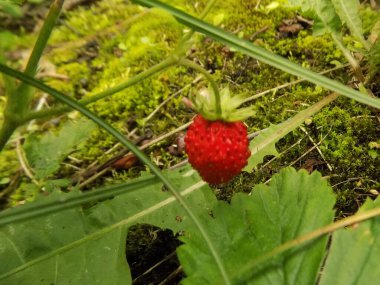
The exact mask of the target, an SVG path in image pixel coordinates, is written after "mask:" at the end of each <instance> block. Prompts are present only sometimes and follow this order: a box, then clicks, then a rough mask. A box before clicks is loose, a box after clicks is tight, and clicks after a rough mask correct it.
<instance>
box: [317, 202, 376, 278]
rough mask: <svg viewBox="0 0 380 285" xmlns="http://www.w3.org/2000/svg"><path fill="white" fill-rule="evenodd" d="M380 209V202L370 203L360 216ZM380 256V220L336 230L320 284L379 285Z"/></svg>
mask: <svg viewBox="0 0 380 285" xmlns="http://www.w3.org/2000/svg"><path fill="white" fill-rule="evenodd" d="M379 207H380V199H377V200H376V201H371V200H367V201H366V203H365V204H364V205H363V206H362V207H361V208H360V210H359V213H360V212H363V211H365V210H370V209H374V208H379ZM379 256H380V218H379V217H376V218H373V219H371V220H367V221H364V222H361V223H360V224H359V225H354V226H352V227H349V228H347V229H341V230H339V231H336V232H334V234H333V236H332V244H331V248H330V250H329V255H328V257H327V261H326V264H325V268H324V270H323V273H322V274H321V281H320V284H321V285H343V284H344V285H350V284H351V285H357V284H377V283H378V280H380V267H379ZM343 268H344V270H342V269H343Z"/></svg>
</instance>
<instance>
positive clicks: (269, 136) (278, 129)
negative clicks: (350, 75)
mask: <svg viewBox="0 0 380 285" xmlns="http://www.w3.org/2000/svg"><path fill="white" fill-rule="evenodd" d="M337 97H338V95H336V94H331V95H329V96H327V97H325V98H323V99H322V100H321V101H319V102H318V103H315V104H314V105H312V106H311V107H309V108H307V109H306V110H303V111H301V112H299V113H298V114H297V115H295V116H294V117H293V118H290V119H288V120H287V121H285V122H283V123H281V124H279V125H271V126H270V127H269V128H268V129H267V130H266V131H265V132H263V133H261V134H260V135H259V136H258V137H256V138H255V139H253V140H252V141H251V143H250V144H249V148H250V150H251V156H250V158H249V159H248V165H247V166H246V167H245V168H244V171H248V172H250V171H252V170H253V169H254V168H255V167H256V166H257V165H258V164H260V163H261V162H262V161H263V158H264V157H265V156H266V155H274V156H278V152H277V150H276V146H275V144H276V142H278V141H279V140H280V139H281V138H283V137H284V136H285V135H287V134H288V133H289V132H291V131H293V130H294V129H296V128H297V127H298V126H299V125H301V124H302V123H303V122H304V121H305V120H306V119H307V118H309V117H311V116H312V115H314V114H315V113H317V112H318V111H319V110H320V109H321V108H323V107H324V106H326V105H327V104H329V103H330V102H332V101H333V100H335V99H336V98H337Z"/></svg>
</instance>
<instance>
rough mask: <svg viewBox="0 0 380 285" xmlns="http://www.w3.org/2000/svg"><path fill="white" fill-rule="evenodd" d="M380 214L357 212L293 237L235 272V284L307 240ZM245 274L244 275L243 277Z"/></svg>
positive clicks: (248, 278) (244, 282)
mask: <svg viewBox="0 0 380 285" xmlns="http://www.w3.org/2000/svg"><path fill="white" fill-rule="evenodd" d="M377 216H380V208H376V209H372V210H368V211H364V212H360V213H357V214H355V215H353V216H351V217H348V218H345V219H342V220H340V221H338V222H335V223H333V224H330V225H327V226H325V227H322V228H319V229H317V230H315V231H312V232H310V233H308V234H305V235H303V236H300V237H298V238H296V239H293V240H291V241H288V242H286V243H283V244H282V245H280V246H278V247H276V248H275V249H273V250H271V251H270V252H268V253H265V254H263V255H261V256H259V257H258V258H256V259H254V260H253V261H252V262H249V263H247V264H245V265H244V266H243V268H242V269H240V270H238V271H236V272H235V274H233V279H234V280H235V282H236V283H235V284H246V283H247V280H250V279H251V278H252V276H253V274H255V272H257V269H259V268H258V267H259V265H260V264H262V263H263V262H265V261H267V260H269V259H271V258H273V257H274V256H277V255H279V254H283V253H285V252H287V251H288V250H290V249H292V248H295V247H296V246H299V245H301V244H304V243H306V242H309V241H312V240H314V239H316V238H319V237H321V236H323V235H326V234H328V233H331V232H334V231H336V230H338V229H341V228H344V227H347V226H350V225H352V224H356V223H359V222H362V221H365V220H368V219H371V218H374V217H377ZM243 276H244V277H243ZM215 285H216V284H215Z"/></svg>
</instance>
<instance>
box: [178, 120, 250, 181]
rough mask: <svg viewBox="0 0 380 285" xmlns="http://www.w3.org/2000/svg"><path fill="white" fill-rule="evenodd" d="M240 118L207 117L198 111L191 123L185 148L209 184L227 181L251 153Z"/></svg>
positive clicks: (237, 172)
mask: <svg viewBox="0 0 380 285" xmlns="http://www.w3.org/2000/svg"><path fill="white" fill-rule="evenodd" d="M248 145H249V141H248V137H247V128H246V126H245V125H244V124H243V123H242V122H239V121H238V122H225V121H222V120H216V121H208V120H206V119H204V118H203V117H202V116H201V115H197V116H196V117H195V119H194V121H193V123H192V124H191V125H190V127H189V129H188V131H187V134H186V137H185V148H186V152H187V154H188V157H189V162H190V164H191V165H192V166H193V167H194V168H195V169H196V170H197V171H198V172H199V174H200V175H201V176H202V178H203V180H205V181H206V182H208V183H210V184H221V183H225V182H228V181H229V180H231V179H232V178H233V177H234V176H236V175H237V174H239V173H240V171H241V170H242V169H243V167H244V166H246V165H247V160H248V158H249V156H250V154H251V152H250V150H249V148H248Z"/></svg>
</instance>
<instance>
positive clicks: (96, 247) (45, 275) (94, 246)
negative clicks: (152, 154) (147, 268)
mask: <svg viewBox="0 0 380 285" xmlns="http://www.w3.org/2000/svg"><path fill="white" fill-rule="evenodd" d="M170 180H171V182H172V183H173V184H174V185H175V186H177V189H179V191H181V192H180V193H181V194H182V195H183V196H184V198H185V199H186V200H187V202H188V203H189V204H191V205H192V210H193V211H194V212H196V213H201V212H204V213H207V212H208V209H209V207H212V206H213V203H214V202H215V197H214V196H213V194H212V192H211V190H210V189H209V188H208V186H206V185H205V183H204V182H202V181H200V178H199V176H198V175H196V173H195V172H194V171H193V170H189V168H185V169H180V170H176V171H174V172H170ZM163 190H164V189H163V187H162V183H160V182H156V183H154V184H152V185H149V186H145V187H143V188H141V189H139V190H138V191H135V192H131V193H127V194H123V195H119V196H117V197H115V198H113V199H109V200H107V201H103V202H102V203H99V204H98V205H96V206H94V207H92V208H90V209H81V208H76V209H69V210H65V211H62V212H57V213H54V214H52V215H49V216H44V217H40V218H36V219H34V220H30V221H25V222H20V223H16V224H10V225H7V226H4V227H1V228H0V245H1V246H0V259H1V260H0V264H1V266H0V284H2V285H14V284H18V285H29V284H39V283H41V284H131V277H130V273H129V269H128V265H127V262H126V258H125V244H126V231H127V229H128V227H129V226H130V225H132V224H134V223H137V222H139V223H150V224H153V225H156V226H161V227H167V228H170V229H172V230H174V231H179V230H184V229H186V230H187V229H191V228H192V227H193V224H192V222H191V220H190V219H189V217H188V216H187V214H185V213H184V210H183V209H182V207H181V206H180V205H179V204H178V203H177V202H176V200H175V198H173V197H172V195H171V194H170V193H169V192H168V191H163ZM65 195H73V194H64V193H56V194H54V195H52V196H51V197H48V198H47V199H46V200H47V202H49V201H50V200H51V199H55V200H56V201H57V202H59V201H60V200H62V198H63V197H66V196H65ZM32 204H33V203H30V204H29V205H32ZM22 207H28V204H27V205H25V206H22ZM10 211H12V209H10ZM177 217H180V218H181V219H178V218H177Z"/></svg>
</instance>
